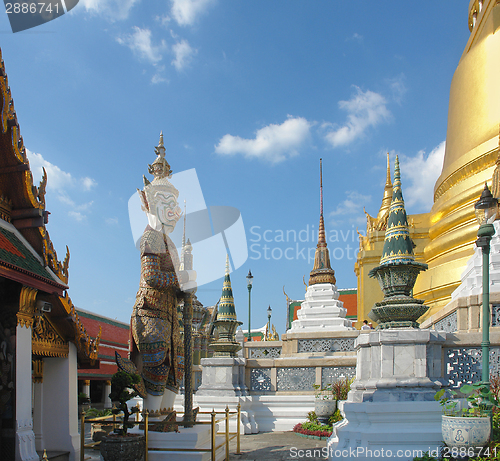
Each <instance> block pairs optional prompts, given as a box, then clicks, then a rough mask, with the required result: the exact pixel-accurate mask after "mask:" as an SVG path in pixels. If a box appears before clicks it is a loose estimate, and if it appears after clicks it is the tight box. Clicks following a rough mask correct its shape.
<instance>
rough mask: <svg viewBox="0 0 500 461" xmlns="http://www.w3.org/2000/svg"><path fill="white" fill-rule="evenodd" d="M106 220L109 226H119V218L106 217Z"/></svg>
mask: <svg viewBox="0 0 500 461" xmlns="http://www.w3.org/2000/svg"><path fill="white" fill-rule="evenodd" d="M105 222H106V224H107V225H108V226H117V225H118V218H106V220H105Z"/></svg>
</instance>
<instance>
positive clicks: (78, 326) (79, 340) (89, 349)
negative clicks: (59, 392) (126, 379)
mask: <svg viewBox="0 0 500 461" xmlns="http://www.w3.org/2000/svg"><path fill="white" fill-rule="evenodd" d="M59 300H60V301H61V303H62V305H63V306H64V308H65V310H66V312H67V314H68V315H70V316H71V319H72V324H73V328H74V331H75V344H76V348H77V350H78V353H79V354H80V355H83V356H85V357H86V358H88V359H89V360H90V363H91V365H94V364H95V362H96V360H97V356H98V354H99V343H100V342H101V332H102V330H101V327H99V334H98V335H97V337H96V338H95V339H93V338H92V337H91V336H90V335H89V334H88V333H87V331H86V330H85V327H84V326H83V323H82V322H81V321H80V318H79V317H78V314H77V312H76V309H75V306H74V305H73V302H72V301H71V299H70V297H69V296H68V293H65V295H64V296H59Z"/></svg>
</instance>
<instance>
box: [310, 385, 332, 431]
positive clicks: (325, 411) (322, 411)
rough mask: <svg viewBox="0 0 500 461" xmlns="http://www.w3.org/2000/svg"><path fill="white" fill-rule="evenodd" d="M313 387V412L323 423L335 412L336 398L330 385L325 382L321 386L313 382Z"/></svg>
mask: <svg viewBox="0 0 500 461" xmlns="http://www.w3.org/2000/svg"><path fill="white" fill-rule="evenodd" d="M313 388H314V396H315V399H314V412H315V413H316V416H317V418H318V421H320V422H321V423H323V424H326V423H327V422H328V418H329V417H330V416H331V415H333V414H334V413H335V410H336V409H337V400H336V399H335V396H334V394H333V392H332V385H331V384H327V385H326V386H325V387H321V386H320V385H319V384H313Z"/></svg>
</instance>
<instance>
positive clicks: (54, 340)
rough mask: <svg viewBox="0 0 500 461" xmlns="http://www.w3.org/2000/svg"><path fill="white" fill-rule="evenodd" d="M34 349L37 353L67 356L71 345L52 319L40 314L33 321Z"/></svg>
mask: <svg viewBox="0 0 500 461" xmlns="http://www.w3.org/2000/svg"><path fill="white" fill-rule="evenodd" d="M32 350H33V354H35V355H43V356H46V357H67V356H68V353H69V345H68V342H67V341H65V340H64V339H63V338H62V337H61V335H60V334H59V333H58V332H57V330H56V329H55V328H54V326H53V325H52V324H51V323H50V321H49V320H48V319H47V318H46V317H44V316H42V315H39V316H36V319H35V321H34V323H33V335H32Z"/></svg>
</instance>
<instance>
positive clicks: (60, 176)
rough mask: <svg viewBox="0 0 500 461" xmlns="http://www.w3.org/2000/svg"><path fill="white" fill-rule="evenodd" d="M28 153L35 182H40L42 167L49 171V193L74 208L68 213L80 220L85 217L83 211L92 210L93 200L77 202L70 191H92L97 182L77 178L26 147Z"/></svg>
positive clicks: (90, 179)
mask: <svg viewBox="0 0 500 461" xmlns="http://www.w3.org/2000/svg"><path fill="white" fill-rule="evenodd" d="M26 154H27V156H28V160H29V162H30V167H31V172H32V174H33V182H34V183H35V184H38V182H39V180H40V178H41V177H42V175H43V170H42V168H45V171H46V172H47V195H49V194H54V196H55V197H56V198H57V199H58V200H59V201H60V202H61V203H63V204H64V205H67V206H68V207H70V208H72V210H70V211H69V212H68V214H69V215H70V216H71V217H73V218H75V219H76V220H78V221H81V220H82V219H84V218H85V214H84V213H83V212H85V211H90V208H91V206H92V204H93V202H87V203H83V204H77V203H76V202H75V200H73V198H71V196H70V191H71V190H74V191H77V192H81V191H85V192H87V191H90V190H91V189H92V188H94V187H96V186H97V182H96V181H95V180H94V179H92V178H89V177H88V176H87V177H84V178H79V179H77V178H75V177H74V176H73V175H72V174H71V173H68V172H66V171H63V170H61V168H59V167H58V166H57V165H54V164H53V163H50V162H49V161H48V160H45V159H44V158H43V156H42V154H37V153H36V152H31V151H30V150H29V149H26Z"/></svg>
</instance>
